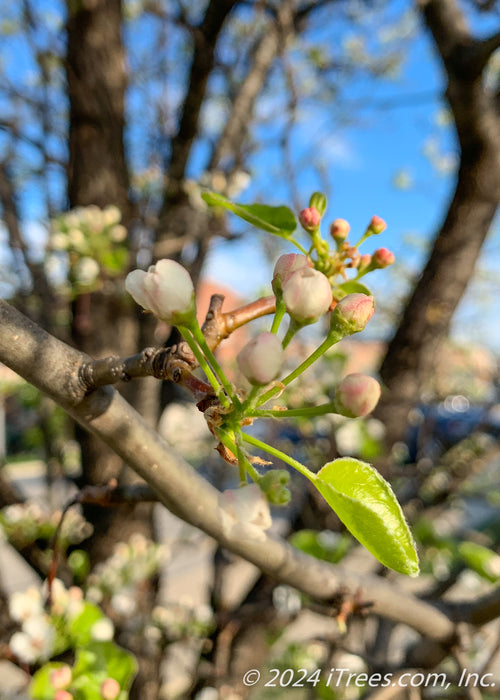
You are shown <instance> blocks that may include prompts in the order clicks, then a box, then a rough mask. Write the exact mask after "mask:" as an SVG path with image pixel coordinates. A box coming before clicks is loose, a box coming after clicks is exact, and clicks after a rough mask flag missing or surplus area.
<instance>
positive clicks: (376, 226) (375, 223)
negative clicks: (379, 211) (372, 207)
mask: <svg viewBox="0 0 500 700" xmlns="http://www.w3.org/2000/svg"><path fill="white" fill-rule="evenodd" d="M368 228H369V229H370V232H371V233H382V231H385V229H386V228H387V224H386V223H385V221H384V220H383V219H382V218H381V217H380V216H376V215H374V216H372V218H371V220H370V224H369V226H368Z"/></svg>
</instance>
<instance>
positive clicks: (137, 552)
mask: <svg viewBox="0 0 500 700" xmlns="http://www.w3.org/2000/svg"><path fill="white" fill-rule="evenodd" d="M166 555H167V550H166V548H165V546H164V545H160V544H157V543H155V542H152V541H151V540H148V539H147V538H145V537H144V536H143V535H141V534H139V533H135V534H134V535H132V537H131V538H130V540H129V541H128V542H119V543H118V544H117V545H116V546H115V548H114V551H113V554H112V555H111V556H110V557H109V558H108V559H106V561H104V562H102V563H101V564H99V565H98V566H96V567H95V569H94V570H93V572H92V573H91V574H90V575H89V576H88V578H87V592H86V597H87V598H88V600H91V601H92V602H94V603H97V604H101V603H103V602H105V601H106V602H109V604H110V606H111V609H112V610H113V612H114V613H115V614H116V615H119V616H124V617H127V616H129V615H133V613H134V612H135V611H136V607H137V601H138V587H139V586H140V585H141V584H142V583H143V582H145V581H147V580H149V579H150V578H151V577H152V576H153V575H154V574H156V573H157V572H158V571H159V569H160V567H161V566H162V565H163V564H164V563H165V558H166Z"/></svg>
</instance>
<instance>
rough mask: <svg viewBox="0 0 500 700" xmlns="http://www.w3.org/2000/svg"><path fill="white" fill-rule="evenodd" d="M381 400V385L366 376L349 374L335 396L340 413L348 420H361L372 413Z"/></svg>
mask: <svg viewBox="0 0 500 700" xmlns="http://www.w3.org/2000/svg"><path fill="white" fill-rule="evenodd" d="M379 398H380V384H379V383H378V382H377V380H376V379H373V377H368V376H367V375H366V374H359V373H355V374H348V375H347V377H344V379H343V380H342V381H341V382H340V384H339V386H338V388H337V392H336V394H335V404H336V409H337V411H338V413H340V414H341V415H343V416H347V417H348V418H359V417H360V416H366V415H368V413H371V412H372V411H373V409H374V408H375V406H376V405H377V403H378V400H379Z"/></svg>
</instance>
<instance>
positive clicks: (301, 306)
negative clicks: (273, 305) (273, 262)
mask: <svg viewBox="0 0 500 700" xmlns="http://www.w3.org/2000/svg"><path fill="white" fill-rule="evenodd" d="M283 301H284V303H285V306H286V310H287V311H288V313H289V314H290V316H291V317H292V319H293V320H294V321H297V322H298V323H300V324H304V325H305V324H307V323H315V322H316V321H317V320H318V319H319V318H320V317H321V316H322V315H323V314H324V313H326V312H327V311H328V309H329V308H330V304H331V303H332V289H331V286H330V282H329V281H328V278H327V277H326V276H325V275H324V274H323V273H322V272H319V271H318V270H314V269H311V268H309V267H306V268H303V269H301V270H298V271H297V272H294V273H293V275H291V276H290V277H289V278H288V280H287V281H286V283H285V284H284V286H283Z"/></svg>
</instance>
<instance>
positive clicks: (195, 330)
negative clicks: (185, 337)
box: [191, 321, 241, 407]
mask: <svg viewBox="0 0 500 700" xmlns="http://www.w3.org/2000/svg"><path fill="white" fill-rule="evenodd" d="M191 332H192V334H193V336H194V339H195V340H196V342H197V343H198V345H199V346H200V348H201V350H202V352H203V354H204V355H205V357H206V358H207V360H208V362H209V363H210V365H211V366H212V367H213V369H214V371H215V374H216V375H217V377H218V378H219V381H220V383H221V384H222V386H223V387H224V389H225V391H226V394H227V395H228V396H229V397H230V398H231V400H232V402H233V403H234V405H235V406H238V407H239V406H241V404H240V401H239V399H238V397H237V396H236V395H235V392H234V390H233V387H232V385H231V382H230V381H229V379H228V378H227V377H226V375H225V374H224V370H223V369H222V367H221V366H220V365H219V363H218V362H217V360H216V358H215V355H214V354H213V352H212V351H211V350H210V348H209V346H208V343H207V341H206V339H205V336H204V335H203V333H202V330H201V328H200V326H199V324H198V321H196V322H195V323H193V326H192V328H191Z"/></svg>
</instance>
